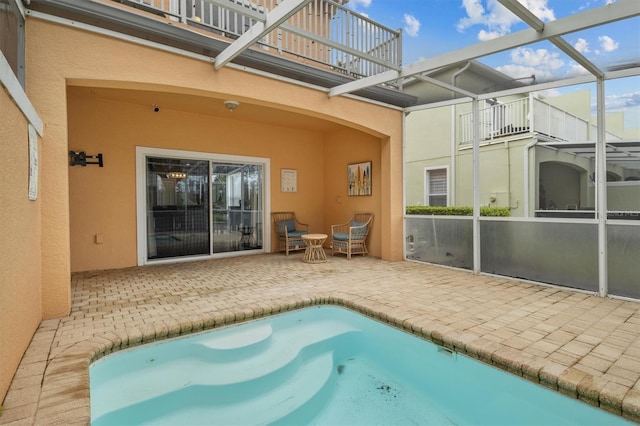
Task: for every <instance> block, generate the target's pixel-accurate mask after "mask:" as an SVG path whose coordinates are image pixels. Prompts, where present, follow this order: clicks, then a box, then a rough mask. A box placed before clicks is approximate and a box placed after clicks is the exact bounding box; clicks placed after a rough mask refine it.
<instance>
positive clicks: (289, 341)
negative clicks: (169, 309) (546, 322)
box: [90, 306, 631, 426]
mask: <svg viewBox="0 0 640 426" xmlns="http://www.w3.org/2000/svg"><path fill="white" fill-rule="evenodd" d="M90 381H91V422H92V424H93V425H96V426H98V425H132V424H150V425H151V424H152V425H201V424H206V425H214V424H219V425H250V424H251V425H254V424H276V425H285V424H289V425H307V424H309V425H412V424H413V425H454V424H455V425H619V424H620V425H622V424H631V423H629V422H627V421H625V420H624V419H622V418H621V417H618V416H614V415H611V414H609V413H606V412H604V411H602V410H600V409H597V408H595V407H591V406H589V405H587V404H584V403H582V402H579V401H577V400H575V399H571V398H568V397H566V396H564V395H561V394H559V393H557V392H553V391H551V390H548V389H546V388H544V387H542V386H539V385H536V384H534V383H531V382H528V381H526V380H524V379H521V378H519V377H516V376H514V375H511V374H508V373H505V372H503V371H501V370H499V369H496V368H494V367H491V366H488V365H485V364H483V363H481V362H478V361H475V360H473V359H470V358H468V357H465V356H462V355H459V354H456V353H452V352H450V351H448V350H445V349H443V348H440V347H438V346H437V345H434V344H432V343H430V342H427V341H424V340H422V339H419V338H417V337H415V336H412V335H410V334H407V333H404V332H402V331H399V330H396V329H395V328H392V327H389V326H387V325H385V324H382V323H379V322H377V321H375V320H372V319H370V318H368V317H365V316H362V315H359V314H357V313H354V312H352V311H349V310H346V309H342V308H338V307H333V306H321V307H312V308H307V309H303V310H300V311H295V312H291V313H286V314H282V315H276V316H273V317H268V318H264V319H261V320H255V321H252V322H249V323H245V324H240V325H235V326H229V327H226V328H223V329H216V330H211V331H207V332H203V333H199V334H194V335H190V336H186V337H181V338H178V339H173V340H166V341H163V342H158V343H153V344H149V345H144V346H140V347H137V348H134V349H129V350H125V351H121V352H117V353H114V354H111V355H109V356H106V357H104V358H102V359H100V360H98V361H96V362H95V363H93V364H92V365H91V367H90Z"/></svg>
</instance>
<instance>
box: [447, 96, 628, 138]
mask: <svg viewBox="0 0 640 426" xmlns="http://www.w3.org/2000/svg"><path fill="white" fill-rule="evenodd" d="M531 108H533V113H531V111H530V109H531ZM479 116H480V141H487V140H492V139H497V138H503V137H506V136H511V135H515V134H520V133H527V132H535V133H537V134H539V135H545V136H548V137H549V138H552V139H555V140H558V141H572V142H576V141H595V140H596V131H597V127H596V126H594V125H592V124H590V123H589V122H588V121H586V120H583V119H581V118H579V117H577V116H576V115H574V114H572V113H570V112H568V111H565V110H562V109H560V108H558V107H556V106H554V105H551V104H549V103H548V102H545V101H543V100H541V99H538V98H536V97H533V96H531V97H527V98H522V99H517V100H515V101H511V102H506V103H502V104H496V105H493V106H490V107H489V108H485V109H482V110H480V114H479ZM472 118H473V117H472V113H470V112H469V113H464V114H461V115H460V117H459V125H460V133H459V138H460V143H461V144H469V143H471V142H472V141H473V121H472ZM606 140H607V141H614V140H620V137H618V136H616V135H615V134H613V133H611V132H607V133H606Z"/></svg>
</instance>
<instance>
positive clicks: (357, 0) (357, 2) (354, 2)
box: [347, 0, 371, 9]
mask: <svg viewBox="0 0 640 426" xmlns="http://www.w3.org/2000/svg"><path fill="white" fill-rule="evenodd" d="M347 4H348V5H349V6H351V7H352V8H354V9H356V8H358V7H364V8H367V7H369V6H371V0H351V1H350V2H349V3H347Z"/></svg>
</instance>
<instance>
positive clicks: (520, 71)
mask: <svg viewBox="0 0 640 426" xmlns="http://www.w3.org/2000/svg"><path fill="white" fill-rule="evenodd" d="M496 69H497V70H498V71H500V72H501V73H503V74H506V75H508V76H509V77H511V78H514V79H526V78H530V77H531V76H535V79H536V81H545V80H550V79H551V78H552V77H553V74H551V72H549V71H543V70H539V69H537V68H534V67H526V66H523V65H515V64H509V65H504V66H502V67H497V68H496Z"/></svg>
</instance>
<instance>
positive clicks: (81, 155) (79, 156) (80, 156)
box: [69, 151, 104, 167]
mask: <svg viewBox="0 0 640 426" xmlns="http://www.w3.org/2000/svg"><path fill="white" fill-rule="evenodd" d="M87 158H91V159H96V160H97V161H87ZM87 164H97V165H98V166H100V167H104V164H103V163H102V154H98V155H87V153H86V152H84V151H69V165H70V166H82V167H84V166H86V165H87Z"/></svg>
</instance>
